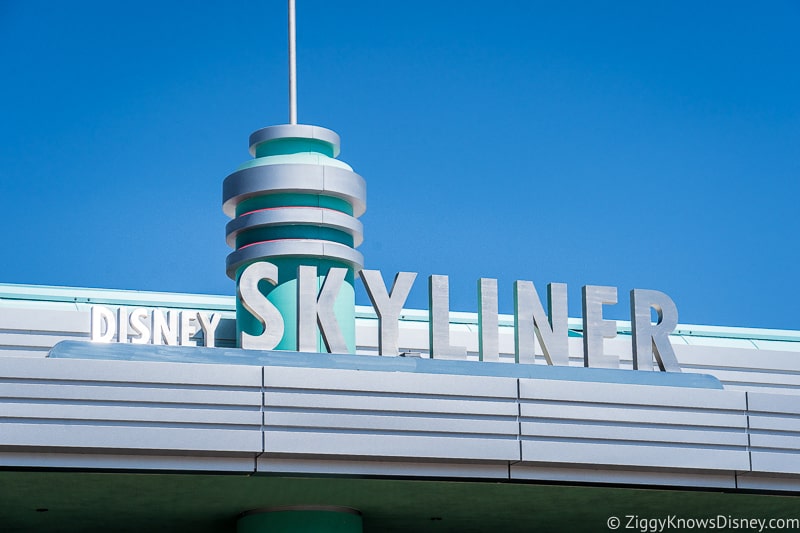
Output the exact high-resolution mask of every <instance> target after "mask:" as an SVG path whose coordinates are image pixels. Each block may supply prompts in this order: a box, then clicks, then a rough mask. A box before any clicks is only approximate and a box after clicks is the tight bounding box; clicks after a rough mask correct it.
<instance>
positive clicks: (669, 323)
mask: <svg viewBox="0 0 800 533" xmlns="http://www.w3.org/2000/svg"><path fill="white" fill-rule="evenodd" d="M650 308H653V309H655V310H656V313H657V314H658V322H656V323H655V324H653V323H651V322H650ZM677 325H678V308H677V307H676V306H675V302H673V301H672V299H671V298H670V297H669V296H667V295H666V294H664V293H663V292H660V291H652V290H646V289H633V290H632V291H631V326H632V327H631V330H632V333H633V341H632V343H633V369H634V370H653V356H654V355H655V358H656V360H657V361H658V367H659V368H660V369H661V370H663V371H664V372H680V371H681V367H680V365H679V364H678V359H677V358H676V357H675V351H674V350H673V349H672V343H670V342H669V334H670V333H672V332H673V331H674V330H675V326H677Z"/></svg>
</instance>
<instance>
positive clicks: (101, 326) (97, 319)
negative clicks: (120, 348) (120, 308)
mask: <svg viewBox="0 0 800 533" xmlns="http://www.w3.org/2000/svg"><path fill="white" fill-rule="evenodd" d="M116 332H117V319H116V317H115V316H114V311H112V310H111V309H109V308H108V307H105V306H102V305H93V306H92V341H94V342H111V339H113V338H114V334H115V333H116Z"/></svg>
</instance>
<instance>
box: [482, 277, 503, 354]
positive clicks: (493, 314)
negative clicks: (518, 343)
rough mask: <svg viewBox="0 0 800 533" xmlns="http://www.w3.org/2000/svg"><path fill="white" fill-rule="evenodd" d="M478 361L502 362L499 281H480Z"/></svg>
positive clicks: (484, 279)
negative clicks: (498, 297)
mask: <svg viewBox="0 0 800 533" xmlns="http://www.w3.org/2000/svg"><path fill="white" fill-rule="evenodd" d="M478 359H479V360H480V361H499V360H500V328H499V324H498V321H497V280H496V279H491V278H481V279H479V280H478Z"/></svg>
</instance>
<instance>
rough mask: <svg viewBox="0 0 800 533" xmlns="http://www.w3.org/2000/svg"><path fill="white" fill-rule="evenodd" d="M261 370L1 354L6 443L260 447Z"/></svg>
mask: <svg viewBox="0 0 800 533" xmlns="http://www.w3.org/2000/svg"><path fill="white" fill-rule="evenodd" d="M261 422H262V415H261V369H260V368H259V367H249V366H242V365H237V366H225V367H220V366H219V365H196V364H195V365H183V364H179V363H144V362H130V361H86V360H53V359H45V360H30V359H12V358H7V359H2V360H0V426H1V427H2V431H0V447H3V448H4V449H5V451H14V450H15V449H20V450H30V449H46V450H50V451H56V450H60V451H62V452H67V453H69V452H70V450H72V449H85V450H98V451H102V450H107V451H109V452H113V453H115V454H122V453H124V452H126V451H127V452H128V453H148V454H159V453H173V452H181V453H184V454H187V455H198V454H199V455H201V454H209V453H213V454H222V455H236V454H240V455H241V454H250V455H251V457H254V456H255V454H257V453H259V452H260V451H261V449H262V448H261V431H260V430H261Z"/></svg>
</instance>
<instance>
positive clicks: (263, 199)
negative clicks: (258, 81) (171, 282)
mask: <svg viewBox="0 0 800 533" xmlns="http://www.w3.org/2000/svg"><path fill="white" fill-rule="evenodd" d="M250 153H251V154H252V155H253V156H255V158H254V159H252V160H251V161H248V162H246V163H244V164H243V165H241V166H240V167H239V168H238V169H237V170H236V171H235V172H234V173H233V174H231V175H229V176H228V177H227V178H225V181H224V183H223V211H224V212H225V214H227V215H228V216H230V217H231V218H233V220H231V221H230V222H229V223H228V225H227V228H226V229H227V242H228V245H230V246H231V247H232V248H233V249H234V251H233V252H232V253H231V254H230V255H229V256H228V258H227V273H228V276H229V277H231V278H232V279H234V280H236V282H237V286H238V283H239V278H240V276H241V273H242V271H243V270H244V269H245V268H246V267H247V266H249V265H251V264H253V263H255V262H258V261H268V262H270V263H272V264H274V265H276V266H277V267H278V283H277V285H274V286H273V285H272V284H270V283H267V282H262V283H261V284H260V285H259V288H260V290H261V292H262V293H263V294H264V295H265V296H266V297H267V299H268V300H270V301H271V302H272V304H273V305H274V306H275V307H277V308H278V310H279V311H280V312H281V315H282V316H283V320H284V334H283V338H282V339H281V341H280V342H279V344H278V345H277V346H276V349H278V350H296V349H297V291H298V287H297V275H298V267H299V266H313V267H316V268H317V285H318V288H319V287H321V286H322V283H323V281H324V279H325V276H326V275H327V274H328V271H329V270H330V269H331V268H334V267H336V268H345V269H347V275H346V276H345V281H344V283H343V285H342V288H341V290H340V292H339V294H338V296H337V298H336V302H335V305H334V313H335V316H336V320H337V322H338V324H339V328H340V330H341V332H342V335H343V337H344V340H345V343H346V345H347V349H348V351H349V352H350V353H355V347H356V344H355V291H354V281H355V275H356V272H357V271H358V270H360V269H361V268H362V265H363V257H362V255H361V254H360V253H359V252H358V251H356V250H355V247H356V246H358V245H360V244H361V241H362V240H363V226H362V224H361V222H359V220H358V219H357V217H359V216H361V215H362V214H363V213H364V211H365V210H366V184H365V182H364V179H363V178H362V177H361V176H359V175H358V174H356V173H355V172H353V169H352V168H351V167H350V166H349V165H348V164H347V163H344V162H343V161H340V160H338V159H336V157H337V156H338V155H339V136H338V135H337V134H336V133H335V132H333V131H331V130H329V129H326V128H320V127H318V126H308V125H302V124H290V125H280V126H271V127H268V128H263V129H261V130H258V131H256V132H255V133H253V134H252V135H251V136H250ZM236 329H237V339H238V338H241V335H240V334H241V332H246V333H249V334H251V335H260V334H261V333H262V326H261V323H260V322H259V321H258V320H257V319H256V318H255V317H253V316H252V315H251V314H250V313H249V312H248V311H247V310H246V309H245V308H244V307H243V306H242V304H241V302H238V301H237V309H236ZM317 337H318V338H317V349H318V351H320V352H324V351H326V347H325V344H324V342H323V339H322V337H321V336H320V335H317Z"/></svg>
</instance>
